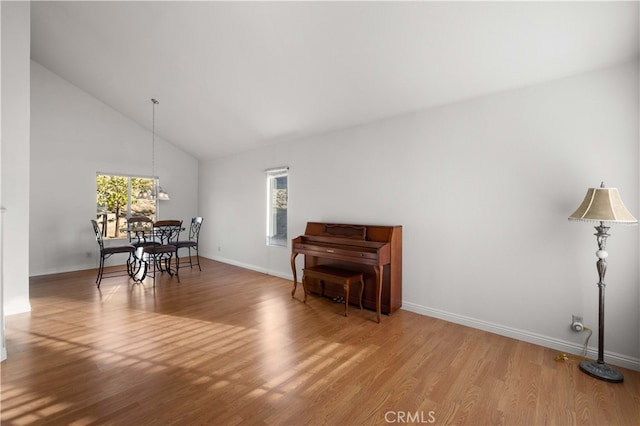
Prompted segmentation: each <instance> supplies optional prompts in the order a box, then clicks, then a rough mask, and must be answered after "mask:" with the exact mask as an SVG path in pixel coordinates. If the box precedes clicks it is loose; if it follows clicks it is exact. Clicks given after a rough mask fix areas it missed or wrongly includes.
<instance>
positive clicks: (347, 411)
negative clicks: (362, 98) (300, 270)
mask: <svg viewBox="0 0 640 426" xmlns="http://www.w3.org/2000/svg"><path fill="white" fill-rule="evenodd" d="M180 278H181V281H182V283H180V284H178V282H177V281H176V280H175V278H171V277H169V276H167V275H166V274H165V275H163V276H162V277H160V278H159V279H158V282H157V285H156V288H155V290H154V289H153V288H152V286H151V282H149V283H145V284H133V283H130V282H129V281H128V279H127V278H126V277H118V278H111V279H105V280H103V282H102V286H101V289H100V290H98V289H96V287H95V284H94V279H95V271H80V272H73V273H67V274H58V275H52V276H44V277H36V278H32V279H31V287H30V291H31V303H32V312H31V313H29V314H19V315H12V316H10V317H7V319H6V337H7V349H8V353H9V357H8V359H7V360H6V361H5V362H3V363H2V364H1V365H0V367H1V369H2V401H1V402H2V407H1V409H2V415H1V420H2V424H3V425H24V424H52V425H88V424H109V425H160V424H179V425H201V424H215V425H238V424H249V425H259V424H270V425H302V424H311V425H324V424H326V425H360V424H363V425H373V424H378V425H379V424H436V425H449V424H452V425H500V424H504V425H551V424H553V425H573V424H578V425H638V424H640V372H635V371H629V370H625V369H620V370H621V371H622V372H623V373H624V375H625V381H624V383H622V384H612V383H606V382H602V381H599V380H596V379H593V378H591V377H589V376H587V375H586V374H584V373H582V372H580V371H579V370H578V366H577V360H576V359H575V358H572V359H570V360H569V361H565V362H557V361H556V360H555V356H556V355H557V353H556V352H555V351H553V350H550V349H546V348H543V347H539V346H535V345H532V344H529V343H525V342H520V341H517V340H513V339H509V338H506V337H502V336H498V335H495V334H491V333H487V332H483V331H479V330H475V329H471V328H467V327H463V326H460V325H456V324H452V323H448V322H445V321H441V320H438V319H433V318H429V317H425V316H421V315H417V314H414V313H411V312H407V311H403V310H400V311H398V312H396V313H395V314H394V315H392V316H383V317H382V323H381V324H377V323H376V322H375V319H376V318H375V312H372V311H368V310H364V311H360V310H359V309H357V307H351V308H350V309H349V317H348V318H345V317H344V316H343V315H342V314H343V312H344V307H343V305H341V304H338V303H334V302H332V301H330V300H328V299H323V298H320V297H316V296H310V297H309V300H308V302H307V304H306V305H305V304H303V303H302V302H301V299H302V290H301V288H300V287H299V288H298V293H297V294H296V298H295V299H292V298H291V294H290V291H291V282H290V281H287V280H283V279H280V278H277V277H273V276H268V275H264V274H260V273H257V272H253V271H248V270H245V269H241V268H238V267H235V266H231V265H227V264H223V263H219V262H214V261H211V260H206V259H203V262H202V272H200V271H198V270H197V269H194V270H191V269H188V268H185V269H181V271H180Z"/></svg>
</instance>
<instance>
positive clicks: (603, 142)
mask: <svg viewBox="0 0 640 426" xmlns="http://www.w3.org/2000/svg"><path fill="white" fill-rule="evenodd" d="M637 95H638V65H637V63H633V64H626V65H624V66H618V67H613V68H609V69H605V70H601V71H598V72H592V73H588V74H584V75H579V76H574V77H571V78H566V79H563V80H558V81H554V82H549V83H547V84H543V85H537V86H532V87H528V88H524V89H520V90H514V91H509V92H505V93H500V94H496V95H493V96H488V97H482V98H478V99H472V100H469V101H465V102H460V103H456V104H452V105H447V106H443V107H439V108H433V109H429V110H426V111H422V112H419V113H416V114H412V115H406V116H402V117H397V118H394V119H389V120H385V121H380V122H376V123H372V124H369V125H365V126H360V127H355V128H350V129H346V130H343V131H338V132H333V133H330V134H325V135H320V136H316V137H312V138H308V139H304V140H298V141H294V142H287V143H281V144H278V145H275V146H272V147H270V148H267V149H262V150H257V151H253V152H248V153H244V154H241V155H236V156H230V157H227V158H223V159H219V160H215V161H209V162H203V163H201V164H200V195H199V199H200V208H201V214H202V216H204V217H205V220H206V222H205V226H203V228H202V233H201V245H202V249H201V251H202V254H204V255H205V256H207V257H212V258H216V259H220V260H223V261H227V262H230V263H235V264H239V265H243V266H247V267H250V268H253V269H257V270H263V271H265V272H269V273H272V274H276V275H281V276H287V277H290V276H291V271H290V269H289V263H288V262H289V253H290V251H289V250H290V249H277V248H274V249H267V248H266V247H265V245H264V234H265V231H264V229H265V199H266V195H265V190H266V188H265V175H264V173H263V170H264V169H266V168H269V167H276V166H284V165H288V166H290V194H289V215H290V216H289V234H290V235H289V237H290V238H292V237H295V236H296V235H299V234H302V233H303V231H304V227H305V223H306V222H307V221H327V222H342V223H357V224H391V225H396V224H399V225H403V227H404V245H403V253H404V268H403V307H404V308H405V309H409V310H412V311H416V312H419V313H424V314H427V315H433V316H437V317H441V318H445V319H448V320H451V321H455V322H459V323H462V324H468V325H471V326H474V327H478V328H483V329H487V330H490V331H494V332H497V333H500V334H504V335H509V336H513V337H517V338H520V339H523V340H528V341H533V342H535V343H540V344H543V345H546V346H549V347H555V348H561V349H562V350H569V351H571V350H572V351H573V352H579V350H580V349H581V346H582V344H583V342H584V341H583V338H584V335H579V334H574V333H572V332H571V331H570V330H569V323H570V320H571V314H580V315H582V316H584V318H585V322H586V325H587V326H589V327H591V328H593V329H594V330H597V326H598V324H597V320H598V318H597V315H598V309H597V302H598V297H597V287H596V285H595V283H596V282H597V273H596V269H595V261H596V257H595V255H594V253H595V250H596V248H597V245H596V241H595V237H594V236H593V233H594V232H595V231H594V230H593V228H592V227H591V225H590V224H585V223H574V222H569V221H568V220H567V217H568V216H569V214H571V213H572V212H573V211H574V210H575V208H577V206H578V205H579V204H580V202H581V201H582V198H583V197H584V194H585V192H586V190H587V188H588V187H592V186H597V185H599V184H600V181H601V180H604V181H605V183H606V184H607V185H608V186H615V187H618V188H619V189H620V192H621V194H622V196H623V199H624V201H625V203H626V205H627V207H628V208H629V209H630V210H631V211H632V212H633V213H634V214H635V215H638V214H640V211H639V208H638V207H639V205H638V197H639V193H640V190H639V175H638V164H639V163H638V158H639V146H638V145H639V140H640V137H639V134H638V128H639V118H638V116H639V105H638V96H637ZM638 234H639V233H638V230H637V229H634V228H629V227H625V226H618V227H614V228H613V229H612V230H611V237H610V238H609V243H608V249H609V253H610V257H609V271H608V272H607V283H608V287H607V308H608V309H607V333H606V344H605V349H606V351H607V356H608V357H609V358H607V359H608V360H609V361H611V360H612V359H613V360H614V361H615V362H614V363H617V364H618V365H624V366H630V367H632V368H640V340H639V336H638V333H637V329H638V328H640V306H639V305H640V303H639V301H640V294H639V292H640V290H639V286H638V281H639V280H638V278H639V270H638V257H639V256H638V254H639V248H638V247H639V246H638ZM590 343H591V346H592V353H591V355H593V348H594V347H597V333H594V337H593V338H592V339H591V341H590ZM612 362H613V361H612Z"/></svg>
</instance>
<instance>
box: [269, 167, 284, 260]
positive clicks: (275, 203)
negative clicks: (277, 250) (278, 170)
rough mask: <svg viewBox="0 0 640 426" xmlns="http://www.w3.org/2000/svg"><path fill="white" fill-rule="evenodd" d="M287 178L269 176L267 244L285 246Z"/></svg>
mask: <svg viewBox="0 0 640 426" xmlns="http://www.w3.org/2000/svg"><path fill="white" fill-rule="evenodd" d="M287 202H288V176H287V175H286V174H285V175H277V176H269V206H268V211H269V217H268V225H267V244H268V245H275V246H282V247H286V246H287Z"/></svg>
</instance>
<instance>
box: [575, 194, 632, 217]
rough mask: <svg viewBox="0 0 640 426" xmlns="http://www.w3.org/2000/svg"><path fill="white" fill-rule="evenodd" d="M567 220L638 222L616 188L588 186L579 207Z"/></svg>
mask: <svg viewBox="0 0 640 426" xmlns="http://www.w3.org/2000/svg"><path fill="white" fill-rule="evenodd" d="M569 220H586V221H593V222H610V223H628V224H631V223H638V220H637V219H636V218H635V217H633V215H632V214H631V213H630V212H629V210H627V208H626V207H625V206H624V203H623V202H622V199H621V198H620V193H619V192H618V189H617V188H604V187H601V188H589V189H588V190H587V195H585V197H584V200H583V201H582V204H580V207H578V209H577V210H576V211H575V212H573V213H572V214H571V216H569Z"/></svg>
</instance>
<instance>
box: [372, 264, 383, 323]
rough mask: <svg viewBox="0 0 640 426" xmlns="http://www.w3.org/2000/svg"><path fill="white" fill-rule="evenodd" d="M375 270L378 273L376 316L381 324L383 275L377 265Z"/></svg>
mask: <svg viewBox="0 0 640 426" xmlns="http://www.w3.org/2000/svg"><path fill="white" fill-rule="evenodd" d="M373 270H374V271H375V273H376V315H377V318H378V323H380V304H381V301H382V273H381V271H380V266H378V265H375V266H374V267H373Z"/></svg>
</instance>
